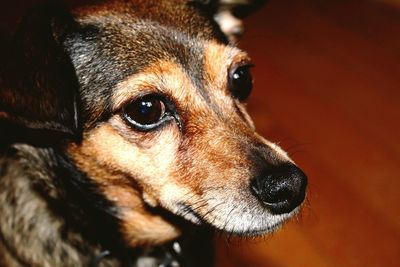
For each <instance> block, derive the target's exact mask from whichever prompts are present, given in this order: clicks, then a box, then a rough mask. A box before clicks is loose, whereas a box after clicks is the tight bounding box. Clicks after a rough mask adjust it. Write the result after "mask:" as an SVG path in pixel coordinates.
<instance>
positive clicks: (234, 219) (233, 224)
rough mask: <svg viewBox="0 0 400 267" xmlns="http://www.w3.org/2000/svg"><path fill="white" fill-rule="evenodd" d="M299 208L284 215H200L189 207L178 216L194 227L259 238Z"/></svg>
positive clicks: (225, 212) (220, 212) (244, 212)
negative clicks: (200, 226) (206, 227)
mask: <svg viewBox="0 0 400 267" xmlns="http://www.w3.org/2000/svg"><path fill="white" fill-rule="evenodd" d="M299 209H300V208H299V207H297V208H296V209H294V210H293V211H291V212H289V213H285V214H279V215H273V214H271V213H270V212H268V211H265V210H264V209H263V211H258V212H254V213H251V212H248V211H247V210H246V209H243V210H242V211H241V210H239V209H238V210H236V209H233V208H231V209H225V210H223V209H220V210H215V211H213V212H209V213H207V214H205V215H203V216H202V215H200V214H198V213H196V212H195V211H193V210H192V209H191V208H190V207H184V208H182V209H180V212H178V215H179V216H181V217H183V218H184V219H185V220H187V221H189V222H191V223H193V224H196V225H209V226H211V227H213V228H215V229H217V230H219V231H222V232H226V233H229V234H234V235H237V236H241V237H259V236H263V235H265V234H268V233H271V232H273V231H276V230H278V229H279V228H280V227H281V226H282V225H283V224H284V223H285V222H286V221H287V220H288V219H290V218H291V217H293V216H294V215H295V214H297V213H298V212H299Z"/></svg>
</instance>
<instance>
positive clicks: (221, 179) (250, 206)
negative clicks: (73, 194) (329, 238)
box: [0, 0, 306, 246]
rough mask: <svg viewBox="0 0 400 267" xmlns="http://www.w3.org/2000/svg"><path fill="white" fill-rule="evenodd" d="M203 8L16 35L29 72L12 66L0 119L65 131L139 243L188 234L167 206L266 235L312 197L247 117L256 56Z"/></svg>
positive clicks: (52, 22)
mask: <svg viewBox="0 0 400 267" xmlns="http://www.w3.org/2000/svg"><path fill="white" fill-rule="evenodd" d="M199 2H201V1H178V0H176V1H175V0H171V1H158V0H157V1H156V0H154V1H148V0H146V1H140V0H135V1H133V0H132V1H111V2H107V3H105V4H101V5H97V6H89V7H85V8H80V9H76V10H74V11H73V12H72V14H68V13H65V12H63V11H60V10H59V9H58V8H57V7H56V8H54V7H52V8H51V9H46V8H45V9H40V11H39V12H38V11H36V12H34V13H33V14H34V15H31V16H30V17H28V18H27V19H26V21H25V23H24V22H23V23H22V27H21V29H23V30H21V31H22V32H21V33H20V34H17V38H16V39H17V40H18V44H19V45H18V49H17V50H16V51H26V52H24V54H22V55H18V57H19V58H18V60H17V61H16V62H19V64H14V66H13V67H11V68H9V70H7V71H4V72H3V75H4V76H13V75H14V76H15V75H16V74H15V73H17V74H18V73H22V74H21V75H23V77H18V78H17V77H14V78H15V79H14V82H13V83H6V82H4V86H2V89H1V90H2V91H1V96H2V98H1V100H0V101H1V106H0V117H2V118H3V120H7V121H9V122H12V123H15V124H18V125H22V127H27V128H31V129H40V130H46V131H51V132H58V133H62V134H63V138H62V140H63V141H62V147H63V149H64V150H65V151H66V153H67V154H68V155H69V157H70V158H71V159H72V161H73V162H74V164H75V165H76V166H77V167H78V168H79V169H80V170H81V171H82V172H84V173H85V174H86V175H87V176H88V177H89V178H90V179H91V180H92V181H93V182H94V183H95V184H96V185H97V186H98V188H99V190H100V191H101V193H102V195H104V197H105V198H107V199H108V200H109V201H111V202H112V203H113V205H115V207H116V213H115V216H116V217H118V219H119V220H120V221H121V232H122V233H123V234H124V236H125V237H126V242H127V243H128V244H129V245H131V246H136V245H139V244H158V243H162V242H165V241H167V240H171V239H173V238H175V237H177V236H179V234H180V231H181V229H180V228H179V227H178V226H177V225H176V224H174V222H173V220H172V221H171V220H170V219H166V218H165V216H164V215H163V214H164V212H167V213H171V214H174V215H177V216H179V217H181V218H184V219H185V220H187V221H190V222H192V223H193V224H206V225H211V226H213V227H214V228H217V229H219V230H222V231H227V232H231V233H235V234H239V235H247V236H248V235H260V234H264V233H267V232H269V231H271V230H273V229H275V228H276V227H278V226H279V225H281V223H282V222H283V221H284V220H285V219H287V218H289V217H291V216H292V215H293V214H294V213H296V211H297V210H298V206H299V205H300V204H301V203H302V201H303V199H304V196H305V188H306V177H305V175H304V174H303V172H302V171H301V170H300V169H298V168H297V167H296V166H295V164H294V163H293V162H292V160H291V159H290V158H289V157H288V155H287V154H286V153H285V152H284V151H283V150H282V149H280V148H279V147H278V146H277V145H275V144H273V143H271V142H269V141H267V140H265V139H264V138H262V137H261V136H259V135H258V134H257V133H256V132H255V128H254V125H253V122H252V120H251V118H250V117H249V115H248V114H247V112H246V109H245V104H244V102H245V100H246V99H247V97H248V96H249V94H250V92H251V89H252V77H251V74H250V69H251V66H252V64H251V60H250V58H249V56H248V55H247V54H246V53H245V52H243V51H241V50H240V49H238V48H236V47H234V46H233V45H231V44H229V40H232V38H231V37H232V36H231V35H230V33H229V31H227V30H226V29H225V30H224V29H223V27H222V30H221V28H220V26H219V25H222V24H221V23H222V22H221V18H220V17H219V18H217V19H216V20H214V17H218V12H219V10H221V9H218V8H210V6H209V5H205V4H203V3H199ZM211 2H213V3H214V4H215V3H216V2H215V1H211ZM220 2H223V1H220ZM214 7H215V6H214ZM54 10H56V11H54ZM225 10H226V9H225ZM216 21H217V22H219V23H220V24H218V23H216ZM21 62H24V64H23V66H22V68H23V71H22V72H18V71H17V68H18V67H19V66H20V65H21ZM25 62H26V63H25ZM11 65H12V64H11ZM10 70H11V71H10ZM12 73H13V74H12ZM16 80H17V81H20V82H15V81H16ZM26 80H29V81H31V83H29V84H26V83H24V81H26ZM32 81H35V82H34V83H32ZM160 210H162V211H163V212H160Z"/></svg>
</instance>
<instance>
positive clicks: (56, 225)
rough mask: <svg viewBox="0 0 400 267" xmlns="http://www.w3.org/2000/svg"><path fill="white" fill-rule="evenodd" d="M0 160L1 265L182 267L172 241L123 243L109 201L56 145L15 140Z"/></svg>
mask: <svg viewBox="0 0 400 267" xmlns="http://www.w3.org/2000/svg"><path fill="white" fill-rule="evenodd" d="M0 164H1V165H0V169H1V172H2V173H1V176H0V214H2V216H1V217H0V256H2V257H0V258H2V261H3V262H4V263H3V262H1V260H0V263H2V264H4V265H5V266H9V265H11V266H14V265H15V266H20V265H21V266H31V265H35V266H152V265H145V264H149V263H150V262H151V263H154V264H160V262H161V263H164V262H169V263H172V262H176V263H175V265H174V266H182V264H178V263H179V259H178V254H177V253H176V252H174V251H175V250H173V246H172V244H170V245H165V246H163V247H160V248H146V249H143V248H138V249H129V248H127V247H126V246H125V245H124V243H123V241H122V240H123V239H122V237H121V235H120V233H119V231H118V220H117V219H116V218H117V217H116V216H115V212H116V211H115V210H113V206H112V204H111V203H109V202H108V201H107V200H106V199H104V198H102V197H101V195H100V194H99V193H98V191H97V189H96V187H95V185H94V184H92V183H91V182H90V180H89V179H88V178H87V177H86V176H85V175H84V174H83V173H81V172H80V171H79V170H77V169H76V168H75V167H74V165H73V164H71V161H70V160H69V159H68V157H67V156H65V154H63V153H62V152H60V151H59V150H56V149H50V148H35V147H32V146H29V145H14V146H12V147H11V148H10V149H8V150H7V151H6V152H3V155H2V156H1V158H0ZM176 244H177V243H175V247H176V246H177V245H176ZM11 262H12V263H13V264H14V265H13V264H11ZM2 264H0V265H2ZM176 264H178V265H176ZM2 266H3V265H2ZM154 266H158V265H154ZM165 266H168V265H165Z"/></svg>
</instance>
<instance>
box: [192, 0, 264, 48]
mask: <svg viewBox="0 0 400 267" xmlns="http://www.w3.org/2000/svg"><path fill="white" fill-rule="evenodd" d="M193 1H194V2H197V3H199V4H202V5H204V6H206V7H207V9H208V10H209V12H212V15H213V16H214V20H215V21H216V22H217V23H218V25H219V27H220V29H221V31H222V32H223V33H224V34H225V35H226V37H227V38H228V40H229V42H230V43H236V42H237V41H238V40H239V38H240V37H241V36H242V35H243V33H244V27H243V22H242V19H243V18H244V17H246V16H248V15H250V14H251V13H253V12H254V11H255V10H257V9H259V8H260V7H261V6H262V5H264V4H265V3H266V2H267V0H193Z"/></svg>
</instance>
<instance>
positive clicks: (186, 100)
mask: <svg viewBox="0 0 400 267" xmlns="http://www.w3.org/2000/svg"><path fill="white" fill-rule="evenodd" d="M195 91H196V90H195V89H194V88H193V85H192V84H191V82H190V80H189V78H188V77H187V75H186V74H185V73H184V72H183V71H182V69H181V67H180V66H179V65H177V64H176V63H173V62H169V61H159V62H156V63H155V64H153V65H151V66H149V67H147V68H146V69H145V70H144V71H142V72H140V73H138V74H134V75H132V76H130V77H129V78H128V79H126V80H124V81H123V82H121V83H119V84H118V85H117V88H116V92H115V93H114V95H113V98H112V102H113V109H114V110H118V109H120V108H121V107H122V106H123V105H124V104H125V103H126V102H128V101H131V100H132V99H135V98H136V97H138V96H139V95H144V94H150V93H160V94H166V95H168V96H172V97H173V98H174V100H175V102H176V103H177V104H180V105H185V106H189V105H190V107H191V109H196V107H197V106H198V105H202V103H201V101H200V99H199V98H198V96H197V95H196V94H194V93H193V92H195Z"/></svg>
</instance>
